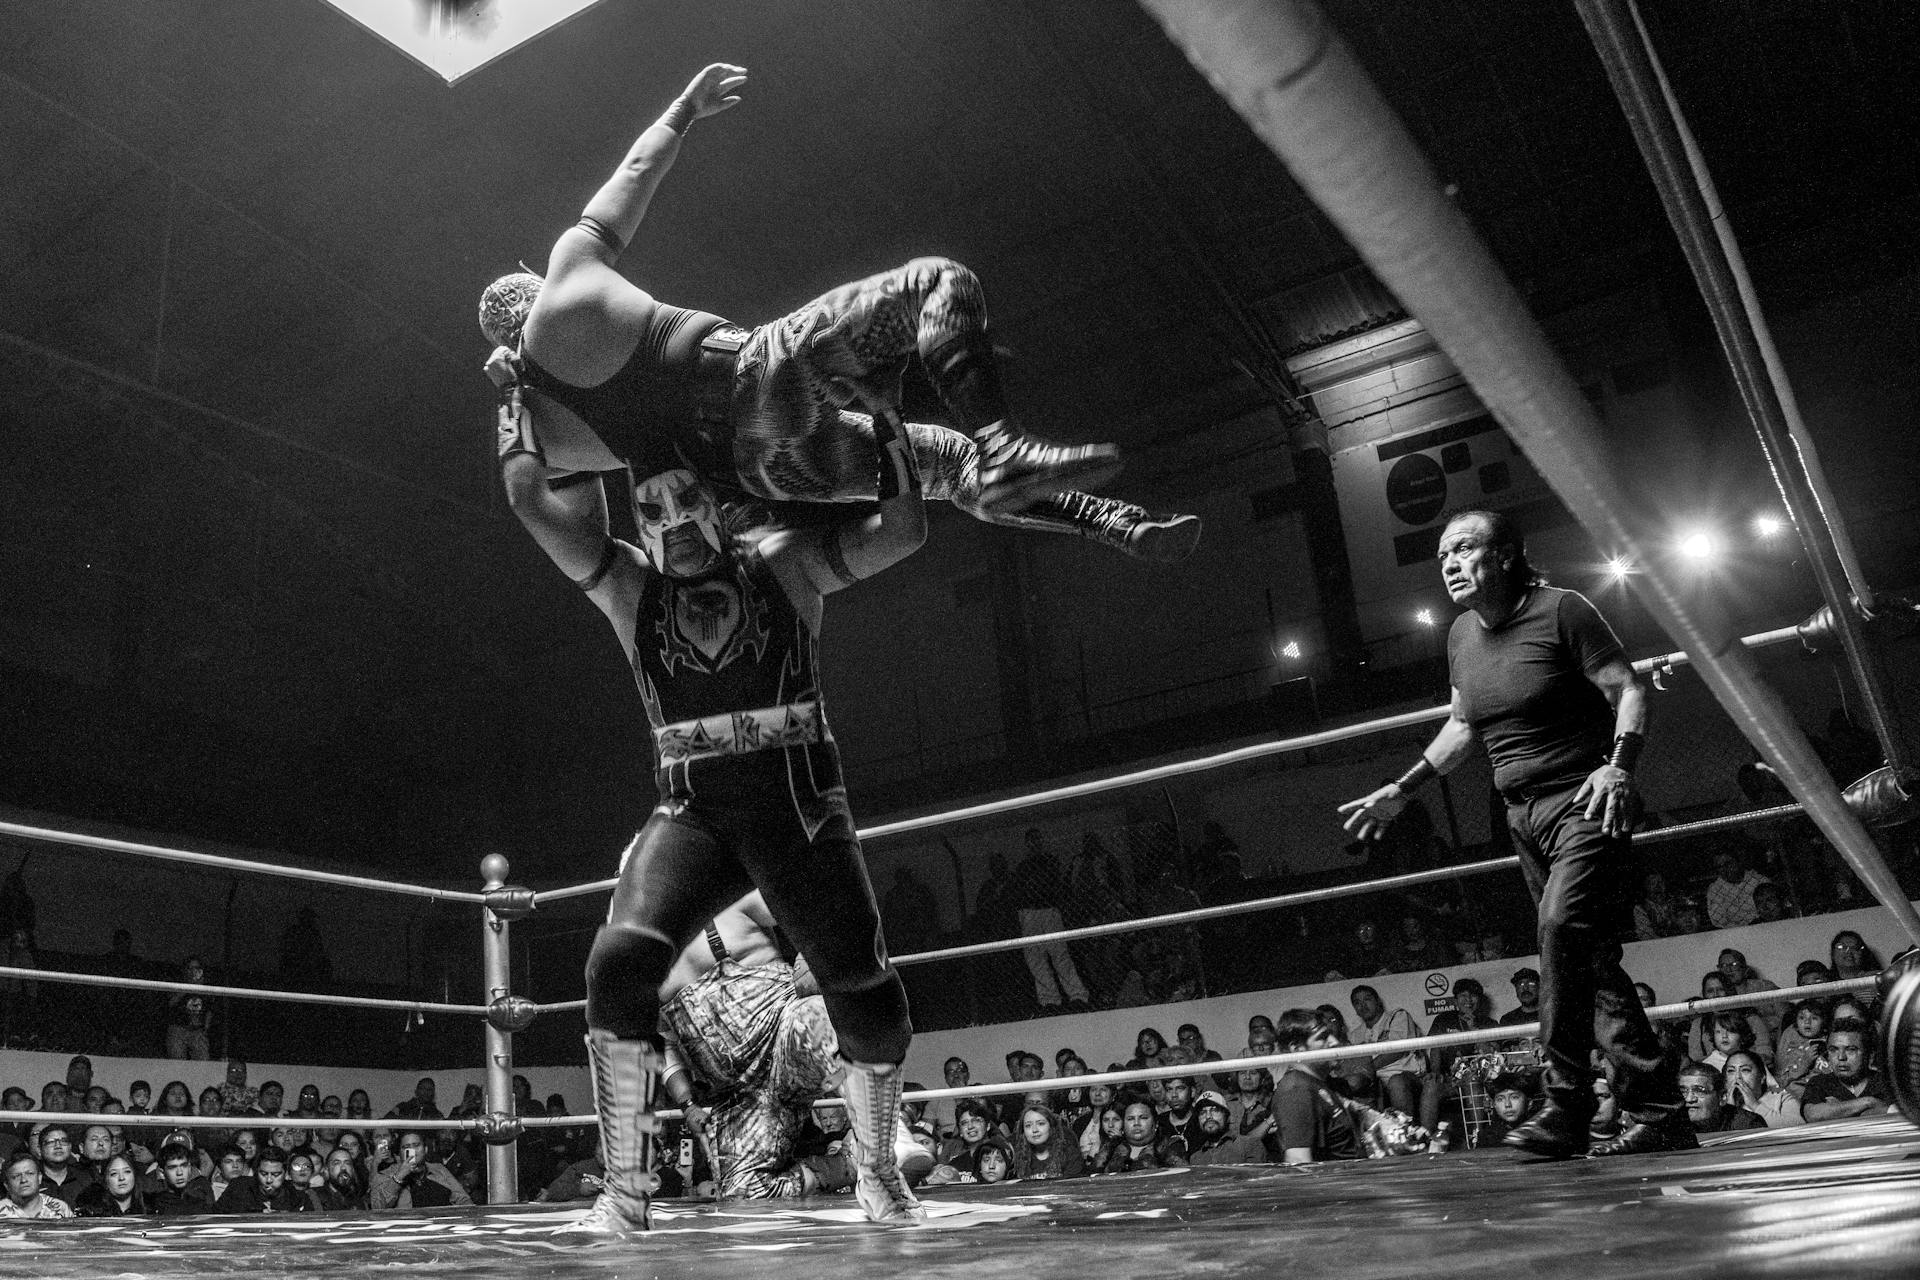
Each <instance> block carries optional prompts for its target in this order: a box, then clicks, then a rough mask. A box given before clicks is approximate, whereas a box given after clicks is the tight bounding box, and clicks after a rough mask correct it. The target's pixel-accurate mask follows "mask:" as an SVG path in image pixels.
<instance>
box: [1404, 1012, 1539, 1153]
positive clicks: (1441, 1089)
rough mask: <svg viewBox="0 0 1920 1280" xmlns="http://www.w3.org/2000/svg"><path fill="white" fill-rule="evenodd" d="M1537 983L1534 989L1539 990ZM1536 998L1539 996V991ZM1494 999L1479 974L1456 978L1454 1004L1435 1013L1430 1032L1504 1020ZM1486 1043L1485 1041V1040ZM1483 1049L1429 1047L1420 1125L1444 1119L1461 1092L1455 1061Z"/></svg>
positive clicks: (1433, 1124) (1491, 1024) (1487, 1025)
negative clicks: (1498, 1018)
mask: <svg viewBox="0 0 1920 1280" xmlns="http://www.w3.org/2000/svg"><path fill="white" fill-rule="evenodd" d="M1539 989H1540V988H1539V985H1538V984H1537V983H1536V984H1535V986H1534V991H1535V992H1536V993H1537V992H1538V991H1539ZM1535 999H1536V1000H1537V999H1538V995H1537V994H1536V996H1535ZM1491 1009H1492V1002H1491V1001H1489V1000H1488V999H1487V990H1486V988H1485V987H1483V986H1481V985H1480V982H1479V980H1478V979H1475V978H1456V979H1454V983H1453V1008H1451V1009H1443V1010H1441V1011H1440V1012H1439V1013H1437V1014H1435V1015H1434V1018H1433V1023H1432V1025H1431V1026H1429V1027H1428V1028H1427V1034H1428V1035H1430V1036H1438V1035H1446V1034H1448V1033H1449V1032H1454V1031H1483V1030H1486V1029H1487V1028H1490V1027H1497V1026H1499V1025H1500V1024H1499V1023H1497V1022H1495V1021H1494V1020H1493V1014H1492V1012H1491ZM1482 1043H1483V1044H1484V1042H1482ZM1479 1051H1480V1046H1468V1047H1465V1048H1460V1047H1456V1048H1451V1049H1429V1050H1427V1051H1426V1055H1425V1056H1426V1068H1427V1074H1426V1078H1425V1079H1424V1080H1422V1081H1421V1082H1420V1110H1419V1113H1418V1114H1419V1117H1420V1126H1421V1128H1423V1129H1426V1130H1427V1131H1428V1132H1432V1131H1433V1130H1434V1129H1435V1127H1436V1126H1438V1125H1439V1123H1440V1111H1441V1108H1442V1107H1443V1106H1444V1105H1445V1104H1446V1103H1447V1102H1449V1101H1452V1100H1454V1099H1457V1098H1458V1097H1459V1096H1460V1081H1459V1080H1457V1079H1455V1078H1454V1074H1453V1064H1454V1063H1456V1062H1458V1061H1459V1060H1460V1055H1461V1054H1464V1053H1475V1052H1479Z"/></svg>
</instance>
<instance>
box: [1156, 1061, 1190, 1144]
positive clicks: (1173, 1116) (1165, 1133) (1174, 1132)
mask: <svg viewBox="0 0 1920 1280" xmlns="http://www.w3.org/2000/svg"><path fill="white" fill-rule="evenodd" d="M1165 1083H1166V1094H1167V1109H1166V1110H1165V1111H1161V1112H1159V1113H1158V1114H1157V1115H1156V1116H1155V1123H1156V1124H1158V1125H1159V1128H1160V1136H1161V1137H1162V1138H1179V1139H1180V1141H1181V1142H1182V1143H1188V1144H1190V1143H1191V1142H1192V1141H1193V1098H1194V1093H1195V1090H1194V1087H1193V1077H1191V1076H1170V1077H1168V1079H1167V1080H1166V1082H1165Z"/></svg>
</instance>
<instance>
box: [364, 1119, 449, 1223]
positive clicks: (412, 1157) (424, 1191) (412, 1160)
mask: <svg viewBox="0 0 1920 1280" xmlns="http://www.w3.org/2000/svg"><path fill="white" fill-rule="evenodd" d="M398 1152H399V1154H398V1156H397V1157H396V1158H395V1159H394V1161H393V1163H391V1164H389V1165H387V1166H386V1167H385V1168H383V1169H376V1170H375V1171H374V1174H373V1185H372V1187H371V1189H370V1190H369V1191H368V1193H367V1199H368V1203H369V1204H370V1206H371V1207H372V1208H375V1209H392V1208H396V1207H398V1208H401V1209H424V1208H429V1207H432V1206H437V1205H446V1204H472V1203H473V1198H472V1197H471V1196H469V1195H468V1194H467V1192H466V1188H464V1187H462V1186H461V1185H460V1180H459V1179H458V1178H455V1177H454V1176H453V1175H452V1174H451V1173H449V1172H447V1167H446V1166H445V1165H444V1164H439V1163H436V1162H433V1161H430V1160H428V1159H427V1139H426V1136H425V1135H424V1134H421V1133H419V1132H417V1131H415V1130H412V1129H408V1130H406V1131H405V1132H403V1133H401V1135H400V1145H399V1148H398Z"/></svg>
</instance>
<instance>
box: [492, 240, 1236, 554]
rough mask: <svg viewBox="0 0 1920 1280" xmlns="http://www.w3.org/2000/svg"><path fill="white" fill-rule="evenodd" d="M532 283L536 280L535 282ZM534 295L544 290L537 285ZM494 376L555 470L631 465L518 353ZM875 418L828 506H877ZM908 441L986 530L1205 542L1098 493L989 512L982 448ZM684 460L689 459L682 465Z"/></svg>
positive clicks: (846, 427)
mask: <svg viewBox="0 0 1920 1280" xmlns="http://www.w3.org/2000/svg"><path fill="white" fill-rule="evenodd" d="M528 278H529V279H530V280H532V279H533V277H528ZM529 288H530V289H537V288H538V281H537V280H535V281H534V283H533V284H532V285H530V286H529ZM486 371H487V376H488V377H489V378H491V379H492V380H493V383H494V385H495V386H497V387H499V388H501V390H503V391H505V392H507V394H508V396H509V398H510V399H511V398H512V397H513V396H516V395H517V396H518V397H519V400H520V409H519V412H523V413H526V414H528V415H530V416H531V417H532V419H533V423H534V430H535V432H536V433H537V434H539V435H540V437H541V439H542V441H543V442H545V443H546V451H547V458H548V462H549V464H551V463H552V461H553V456H554V453H555V452H556V451H555V449H554V448H553V446H552V443H551V442H552V439H553V437H554V436H556V435H558V436H560V437H562V438H564V439H567V440H570V441H574V442H577V443H575V444H574V445H573V446H571V447H570V448H568V449H567V450H566V453H565V456H566V457H567V460H568V461H569V462H571V463H572V464H573V467H574V469H575V470H578V471H613V470H618V469H623V466H624V464H623V463H622V462H621V461H620V459H618V458H616V457H614V456H613V454H612V452H611V451H609V450H607V449H606V448H605V446H604V445H602V444H601V443H600V442H599V438H598V437H597V436H595V435H594V434H593V433H592V431H591V430H589V429H588V428H587V426H586V424H585V423H583V422H581V421H580V420H579V418H578V416H577V415H575V414H574V412H573V411H572V410H571V409H569V408H567V407H566V406H565V405H564V404H562V403H560V402H559V401H557V400H554V399H553V398H551V397H550V396H547V395H545V394H543V393H541V392H539V391H536V390H533V389H532V388H530V387H527V386H525V385H524V384H520V383H518V382H517V381H516V379H517V377H518V374H517V373H516V372H515V361H514V356H513V352H511V351H509V350H508V349H507V348H505V347H496V348H494V352H493V355H492V356H491V357H489V358H488V360H487V364H486ZM876 408H877V410H878V412H877V413H874V414H868V413H857V412H854V411H852V410H844V409H843V410H841V411H840V428H839V429H840V430H841V431H843V432H845V433H846V436H847V447H846V449H845V450H844V451H842V452H841V453H840V454H839V455H837V456H839V457H840V458H841V459H842V460H844V461H846V462H847V463H848V464H849V466H848V469H847V470H846V471H845V472H844V473H842V474H840V475H837V476H831V477H829V476H821V477H819V481H820V483H819V485H818V486H816V488H815V492H814V497H815V498H816V499H817V500H819V501H822V502H871V501H873V499H874V497H875V494H876V492H877V488H878V475H879V469H880V450H879V445H878V444H877V443H875V440H874V422H875V420H876V418H879V419H881V420H887V419H889V418H890V417H891V416H892V410H891V408H890V407H888V406H885V405H879V406H876ZM905 431H906V433H907V439H908V441H909V442H911V444H912V446H913V455H914V465H915V467H916V469H917V470H918V471H919V473H920V480H921V485H922V494H923V496H924V497H925V498H926V500H927V501H929V502H938V501H942V500H944V501H947V502H951V503H952V504H953V505H954V506H955V507H957V508H959V509H960V510H961V511H964V512H966V513H967V514H968V515H970V516H972V517H973V518H974V519H976V520H980V521H984V522H985V523H987V524H997V525H1004V526H1006V527H1008V528H1012V529H1025V530H1029V531H1031V532H1037V533H1063V534H1070V535H1077V536H1079V537H1082V538H1086V539H1088V540H1089V541H1092V542H1096V543H1099V544H1100V545H1101V546H1106V547H1112V548H1114V549H1115V550H1116V551H1121V552H1124V553H1126V554H1127V555H1130V556H1132V557H1134V558H1135V559H1137V560H1146V561H1150V562H1152V563H1155V564H1175V563H1178V562H1179V561H1181V560H1184V559H1186V558H1187V557H1188V556H1189V555H1191V554H1193V550H1194V548H1195V547H1197V546H1198V545H1199V544H1200V532H1201V526H1200V517H1199V516H1194V515H1185V514H1179V513H1175V514H1170V515H1156V514H1153V513H1150V512H1148V511H1147V510H1146V509H1145V508H1144V507H1139V506H1136V505H1134V504H1133V503H1131V502H1123V501H1121V500H1120V499H1118V498H1103V497H1099V496H1097V495H1095V494H1091V493H1081V492H1078V491H1068V492H1066V493H1056V494H1054V495H1052V496H1051V497H1046V498H1042V499H1040V500H1039V501H1038V502H1035V503H1032V504H1031V505H1029V506H1027V507H1025V508H1024V509H1022V510H1020V511H1018V512H1013V513H1001V512H992V511H988V510H987V509H986V508H985V507H983V506H982V505H981V502H980V450H979V448H978V446H976V445H975V444H974V443H973V441H971V440H969V439H967V437H965V436H963V435H961V434H960V433H959V432H958V431H952V430H949V429H948V428H946V427H940V426H933V425H931V424H925V423H919V422H909V423H907V424H905ZM682 460H683V461H684V458H683V459H682ZM549 469H550V471H552V473H553V474H554V475H556V476H558V475H564V474H568V472H567V470H565V469H562V468H554V467H551V465H550V467H549Z"/></svg>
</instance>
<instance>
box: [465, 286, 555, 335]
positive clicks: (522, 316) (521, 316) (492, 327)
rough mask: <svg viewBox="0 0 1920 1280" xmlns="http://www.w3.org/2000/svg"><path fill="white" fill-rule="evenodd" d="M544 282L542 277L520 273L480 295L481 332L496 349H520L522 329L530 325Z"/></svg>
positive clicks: (489, 287)
mask: <svg viewBox="0 0 1920 1280" xmlns="http://www.w3.org/2000/svg"><path fill="white" fill-rule="evenodd" d="M542 283H543V282H542V281H541V279H540V277H539V276H536V275H533V274H531V273H529V272H525V271H516V272H514V273H513V274H512V275H510V276H501V277H500V278H499V279H498V280H495V281H494V282H493V283H492V284H490V285H488V286H487V289H486V292H485V293H482V294H481V295H480V332H482V333H484V334H486V335H487V341H488V342H491V343H492V344H493V345H494V346H496V347H518V346H519V345H520V329H521V327H522V326H524V325H525V324H526V323H527V313H528V312H529V311H532V310H533V304H534V300H535V299H537V298H538V297H539V296H540V286H541V284H542Z"/></svg>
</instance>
